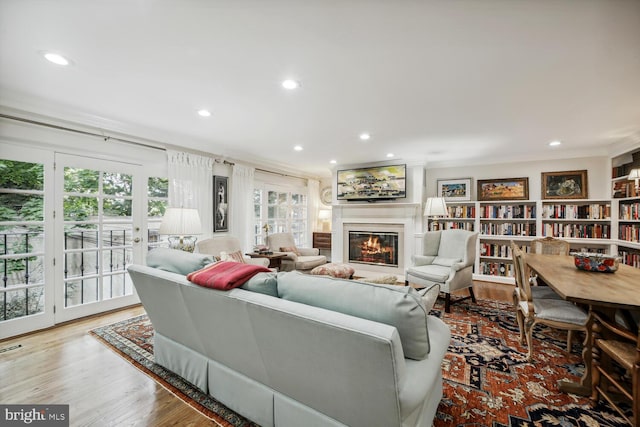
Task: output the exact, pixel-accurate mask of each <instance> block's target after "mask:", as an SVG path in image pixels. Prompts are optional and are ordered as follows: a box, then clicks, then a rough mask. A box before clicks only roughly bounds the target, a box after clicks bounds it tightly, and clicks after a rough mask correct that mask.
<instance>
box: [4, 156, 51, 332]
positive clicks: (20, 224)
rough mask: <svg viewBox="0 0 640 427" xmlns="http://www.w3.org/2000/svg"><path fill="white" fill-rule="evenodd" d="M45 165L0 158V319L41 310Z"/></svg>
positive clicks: (42, 301)
mask: <svg viewBox="0 0 640 427" xmlns="http://www.w3.org/2000/svg"><path fill="white" fill-rule="evenodd" d="M43 201H44V167H43V165H42V164H40V163H28V162H18V161H11V160H3V159H0V268H1V269H2V284H1V285H0V321H2V320H9V319H15V318H19V317H25V316H30V315H33V314H37V313H41V312H42V311H43V310H44V203H43Z"/></svg>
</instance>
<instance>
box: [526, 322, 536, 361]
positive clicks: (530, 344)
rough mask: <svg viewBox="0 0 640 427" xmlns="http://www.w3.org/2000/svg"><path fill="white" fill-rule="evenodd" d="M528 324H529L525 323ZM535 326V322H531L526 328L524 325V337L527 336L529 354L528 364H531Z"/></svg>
mask: <svg viewBox="0 0 640 427" xmlns="http://www.w3.org/2000/svg"><path fill="white" fill-rule="evenodd" d="M527 323H529V322H527ZM535 325H536V322H535V321H534V322H531V323H529V327H528V328H527V327H526V323H525V329H526V334H525V335H526V336H527V347H529V353H528V354H527V360H528V361H529V362H533V327H534V326H535Z"/></svg>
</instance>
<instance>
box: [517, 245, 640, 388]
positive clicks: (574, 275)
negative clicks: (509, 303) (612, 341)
mask: <svg viewBox="0 0 640 427" xmlns="http://www.w3.org/2000/svg"><path fill="white" fill-rule="evenodd" d="M525 262H526V264H527V265H528V266H529V268H530V269H531V270H532V271H533V272H534V273H535V274H537V275H538V276H539V277H540V278H542V280H544V281H545V282H546V283H547V284H548V285H549V286H550V287H551V288H552V289H553V290H554V291H556V292H557V293H558V294H559V295H560V296H561V297H562V298H564V299H565V300H567V301H573V302H575V303H577V304H579V305H583V306H585V307H588V308H589V319H588V321H587V336H586V339H585V342H584V348H583V350H582V358H583V360H584V364H585V369H584V374H583V375H582V378H581V379H580V381H579V382H578V383H575V382H569V381H560V383H559V384H558V387H559V388H560V390H562V391H565V392H568V393H573V394H578V395H581V396H590V395H591V361H592V353H591V352H592V348H591V335H592V333H593V331H592V326H593V322H594V319H593V313H594V312H597V313H599V314H600V315H604V316H606V317H607V318H611V317H612V316H613V315H614V314H615V312H616V311H617V310H622V311H625V310H640V269H638V268H634V267H631V266H628V265H624V264H620V265H619V267H618V270H617V271H615V272H613V273H601V272H593V271H584V270H578V269H577V268H576V267H575V264H574V260H573V256H558V255H543V254H526V255H525Z"/></svg>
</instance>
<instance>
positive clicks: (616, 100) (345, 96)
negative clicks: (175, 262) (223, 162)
mask: <svg viewBox="0 0 640 427" xmlns="http://www.w3.org/2000/svg"><path fill="white" fill-rule="evenodd" d="M43 50H53V51H56V52H59V53H62V54H64V55H66V56H68V57H69V58H71V59H72V61H73V65H72V66H70V67H66V68H63V67H60V66H55V65H53V64H50V63H48V62H47V61H45V60H44V59H43V58H42V57H41V56H40V55H39V54H38V52H39V51H43ZM285 78H294V79H297V80H299V81H300V82H301V83H302V88H301V89H299V90H297V91H292V92H290V91H285V90H284V89H282V87H281V86H280V82H281V81H282V80H283V79H285ZM0 105H2V106H4V107H10V108H15V109H21V110H27V111H31V112H34V113H38V114H44V115H47V116H50V117H54V118H59V119H63V120H71V121H74V122H77V123H81V124H87V125H93V126H97V127H100V128H103V129H107V130H110V131H113V132H116V131H117V132H125V133H127V134H130V135H134V136H137V137H141V138H148V139H151V140H156V141H160V142H163V143H170V144H176V145H181V146H184V147H188V148H191V149H194V150H200V151H206V152H210V153H214V154H217V155H220V156H226V157H229V158H232V159H244V160H249V161H255V162H258V163H261V164H268V165H280V166H282V167H284V168H288V169H294V170H300V171H303V172H305V173H308V174H311V175H317V176H326V175H328V174H329V171H330V168H331V167H332V166H331V165H330V164H329V160H330V159H336V160H337V161H338V166H339V165H341V164H351V165H352V164H358V163H370V162H379V161H387V158H386V154H387V153H389V152H391V153H394V154H395V156H396V157H395V159H396V160H398V159H400V160H401V161H403V162H409V163H412V162H423V163H425V164H426V165H427V166H436V167H437V166H453V165H462V164H478V163H496V162H502V161H514V160H539V159H545V158H558V157H560V158H562V157H575V156H587V155H605V154H607V147H608V146H609V145H610V144H612V143H615V142H617V141H620V140H623V139H629V138H634V139H637V140H638V141H640V1H635V0H628V1H627V0H598V1H596V0H583V1H575V0H554V1H544V0H445V1H434V0H432V1H429V0H422V1H417V0H415V1H406V0H396V1H391V0H343V1H330V0H269V1H264V0H254V1H247V0H235V1H231V0H228V1H217V0H182V1H177V0H174V1H169V0H118V1H115V0H112V1H101V0H93V1H86V0H58V1H51V0H41V1H36V0H0ZM200 108H207V109H209V110H210V111H211V112H212V116H211V117H209V118H202V117H199V116H198V115H197V114H196V111H197V110H198V109H200ZM363 131H367V132H370V133H371V135H372V139H371V140H370V141H368V142H362V141H360V140H359V139H358V134H359V133H361V132H363ZM553 139H561V140H562V141H563V145H562V146H561V147H559V148H554V149H552V148H550V147H549V146H548V145H547V144H548V142H549V141H551V140H553ZM297 144H299V145H302V146H303V147H304V150H303V151H301V152H295V151H294V150H293V146H294V145H297Z"/></svg>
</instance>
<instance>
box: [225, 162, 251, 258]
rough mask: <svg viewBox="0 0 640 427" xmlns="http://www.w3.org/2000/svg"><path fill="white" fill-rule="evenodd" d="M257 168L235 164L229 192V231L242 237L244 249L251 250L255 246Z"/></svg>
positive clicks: (241, 242) (241, 241) (239, 237)
mask: <svg viewBox="0 0 640 427" xmlns="http://www.w3.org/2000/svg"><path fill="white" fill-rule="evenodd" d="M254 176H255V169H254V168H252V167H249V166H244V165H240V164H237V163H236V164H235V165H233V172H232V175H231V192H230V194H229V205H230V206H229V215H230V217H231V218H233V219H232V220H231V221H229V231H230V232H231V234H233V235H234V236H235V237H237V238H238V239H240V244H241V245H242V249H243V250H245V251H248V250H251V249H252V248H253V246H254V241H253V238H254V233H253V225H254V224H253V222H254V212H253V188H254Z"/></svg>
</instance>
